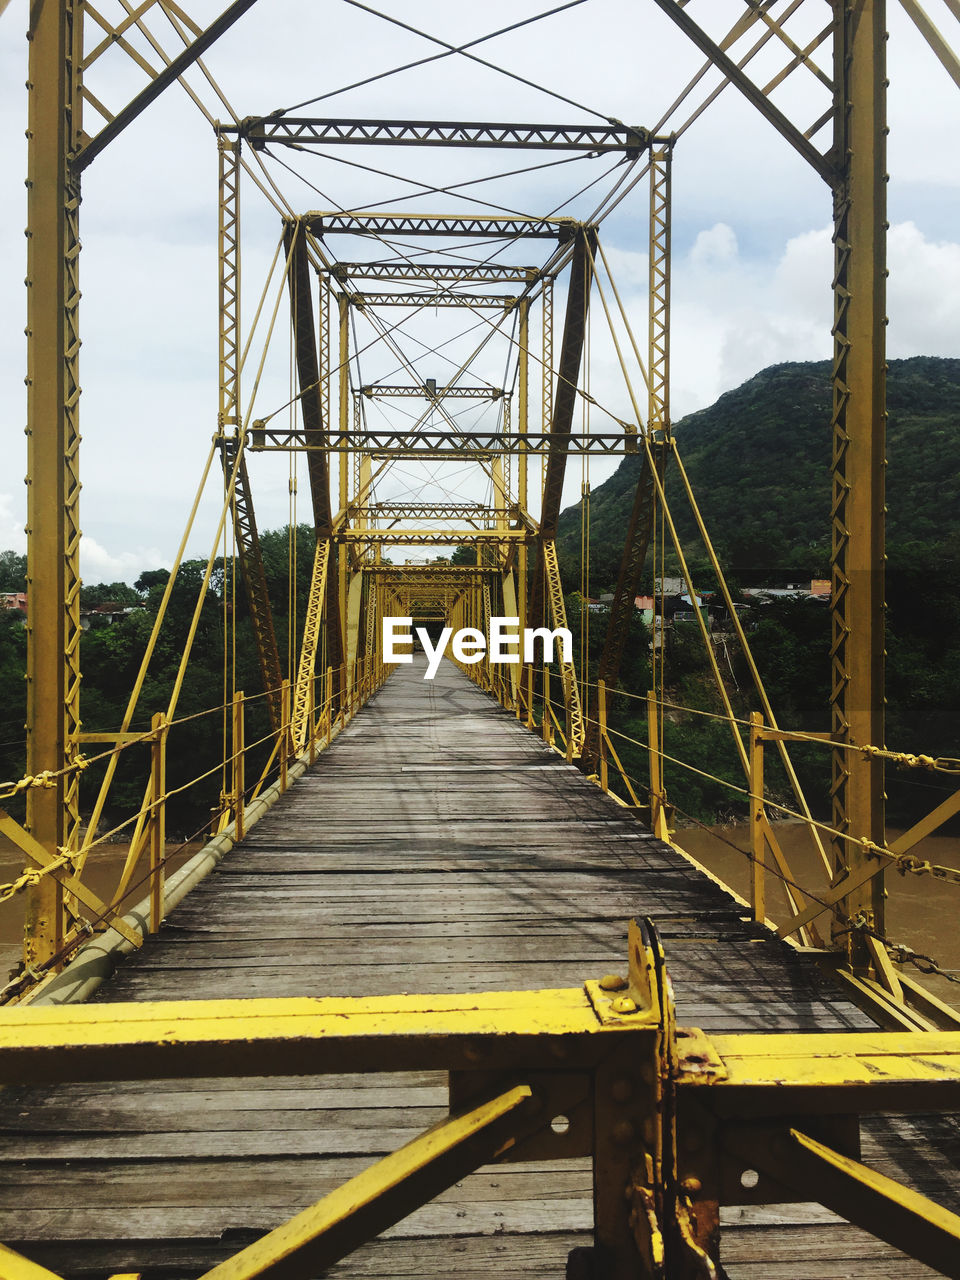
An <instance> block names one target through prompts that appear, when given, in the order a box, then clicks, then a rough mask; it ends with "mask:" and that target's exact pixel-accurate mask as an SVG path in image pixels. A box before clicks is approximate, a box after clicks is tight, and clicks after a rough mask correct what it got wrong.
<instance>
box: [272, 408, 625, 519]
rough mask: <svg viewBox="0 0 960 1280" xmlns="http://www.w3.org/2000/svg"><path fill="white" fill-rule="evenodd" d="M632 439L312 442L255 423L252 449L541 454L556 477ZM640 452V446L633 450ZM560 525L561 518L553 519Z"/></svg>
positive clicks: (381, 437) (394, 436) (385, 434)
mask: <svg viewBox="0 0 960 1280" xmlns="http://www.w3.org/2000/svg"><path fill="white" fill-rule="evenodd" d="M629 445H630V439H629V437H627V436H625V435H624V434H623V432H622V431H603V432H600V431H597V432H591V433H590V434H589V435H571V434H569V433H566V434H563V433H558V434H557V436H556V437H555V438H554V437H552V436H550V435H539V436H538V435H523V434H518V433H503V434H502V433H501V432H499V431H496V430H493V431H464V432H459V431H416V430H408V429H406V428H403V427H401V428H398V429H396V430H392V431H391V430H386V431H361V432H359V433H357V432H355V431H327V432H325V433H324V440H323V442H320V441H318V440H316V439H312V438H311V437H310V436H309V435H308V434H307V433H306V432H304V431H302V430H299V429H298V428H296V427H286V426H279V427H275V426H270V425H267V424H264V423H256V422H255V423H254V424H253V428H252V431H251V433H250V448H251V449H253V450H255V451H256V452H264V451H270V450H277V449H279V450H287V449H297V450H303V451H306V452H311V451H316V450H324V449H325V450H328V451H330V452H332V453H350V452H352V451H353V450H356V449H361V450H363V451H364V452H368V453H384V452H386V451H391V452H396V453H397V454H398V455H399V454H414V455H427V454H430V455H432V456H437V455H439V454H449V455H450V456H451V457H469V456H474V455H476V454H490V453H520V454H523V453H527V454H530V453H536V454H547V455H548V457H550V458H553V459H554V462H553V467H552V468H550V470H551V471H552V478H553V480H554V481H556V479H557V476H558V475H559V476H560V483H561V485H562V474H561V472H562V468H561V464H560V459H561V458H563V457H566V455H567V454H568V453H575V454H581V453H605V454H619V453H628V452H630V449H629ZM633 451H634V452H635V451H636V450H635V448H634V450H633ZM553 520H554V522H555V521H556V515H554V516H553Z"/></svg>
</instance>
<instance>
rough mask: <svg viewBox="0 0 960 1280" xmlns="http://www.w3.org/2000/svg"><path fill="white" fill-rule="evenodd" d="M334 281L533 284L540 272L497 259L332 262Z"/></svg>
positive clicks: (330, 269) (331, 271)
mask: <svg viewBox="0 0 960 1280" xmlns="http://www.w3.org/2000/svg"><path fill="white" fill-rule="evenodd" d="M327 270H328V271H329V274H330V275H331V276H333V277H334V279H336V280H340V281H341V282H346V281H347V280H386V281H401V280H404V281H413V282H415V283H423V282H424V281H426V280H436V281H458V282H459V283H461V284H469V283H471V282H474V281H479V280H492V281H494V280H495V281H500V282H503V283H506V284H511V283H516V284H520V283H523V284H532V283H533V281H535V280H536V279H537V277H538V276H539V274H540V272H539V269H538V268H537V267H512V266H509V265H506V264H501V263H497V262H493V263H490V262H476V263H463V262H427V261H423V262H334V263H331V264H330V266H329V267H328V268H327Z"/></svg>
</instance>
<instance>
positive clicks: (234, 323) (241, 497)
mask: <svg viewBox="0 0 960 1280" xmlns="http://www.w3.org/2000/svg"><path fill="white" fill-rule="evenodd" d="M217 148H218V155H219V173H220V197H219V220H218V229H219V234H218V248H219V284H220V310H219V319H220V332H219V338H220V344H219V383H220V410H219V415H218V428H219V442H220V463H221V466H222V468H223V475H224V479H225V480H226V481H227V482H229V480H230V477H231V476H233V475H234V469H235V468H236V476H235V480H234V489H233V502H232V515H233V528H234V533H235V536H236V540H237V559H238V560H239V562H240V575H241V577H242V579H243V586H244V591H245V593H246V597H247V607H248V608H249V610H250V623H251V626H252V628H253V636H254V641H255V643H256V647H257V661H258V663H259V666H260V679H261V680H262V681H263V688H264V691H265V693H266V694H267V710H268V713H269V716H270V723H271V725H272V726H273V728H274V730H276V729H278V728H279V726H280V686H281V684H282V683H283V672H282V670H281V667H280V654H279V652H278V650H277V637H276V630H275V627H274V623H273V609H272V606H271V604H270V592H269V591H268V589H267V576H266V573H265V571H264V567H263V556H262V554H261V551H260V535H259V533H258V531H257V519H256V516H255V514H254V509H253V491H252V489H251V487H250V476H249V473H248V471H247V460H246V457H245V456H244V457H242V458H241V459H240V463H239V466H237V465H236V461H237V450H238V448H239V447H240V435H239V433H240V429H241V425H242V412H241V407H240V139H239V138H237V139H235V140H233V141H230V140H228V139H226V138H224V137H222V136H220V137H218V139H217Z"/></svg>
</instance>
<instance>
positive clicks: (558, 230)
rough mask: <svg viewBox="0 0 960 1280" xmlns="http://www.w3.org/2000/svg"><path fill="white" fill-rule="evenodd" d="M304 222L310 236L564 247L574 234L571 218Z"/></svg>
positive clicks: (325, 217) (309, 218)
mask: <svg viewBox="0 0 960 1280" xmlns="http://www.w3.org/2000/svg"><path fill="white" fill-rule="evenodd" d="M304 220H305V222H306V225H307V227H308V228H309V230H310V233H311V234H312V235H315V236H316V237H317V238H318V239H323V237H324V236H329V235H352V236H378V237H381V238H383V239H388V238H390V237H396V236H469V237H470V239H471V240H475V239H487V238H489V239H494V240H520V239H528V240H556V241H558V242H559V243H560V244H566V243H567V242H568V241H569V240H572V239H573V237H574V235H575V234H576V228H577V223H576V222H575V221H574V220H573V219H572V218H493V217H473V218H455V217H448V216H446V215H444V214H417V213H379V214H377V213H369V214H353V213H337V212H332V213H319V212H318V213H308V214H305V215H304Z"/></svg>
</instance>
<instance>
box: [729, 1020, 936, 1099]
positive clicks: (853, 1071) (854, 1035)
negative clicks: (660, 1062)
mask: <svg viewBox="0 0 960 1280" xmlns="http://www.w3.org/2000/svg"><path fill="white" fill-rule="evenodd" d="M711 1043H712V1044H713V1048H714V1049H715V1051H716V1052H717V1053H718V1054H719V1056H720V1058H721V1060H722V1062H723V1065H724V1067H725V1068H726V1071H727V1078H726V1080H724V1081H722V1082H721V1083H719V1084H718V1085H717V1086H716V1087H717V1088H718V1089H719V1090H725V1089H729V1088H738V1087H740V1086H743V1085H750V1086H751V1088H762V1089H771V1090H779V1089H785V1088H795V1087H803V1088H819V1087H823V1088H828V1087H829V1088H834V1087H837V1086H840V1087H844V1086H861V1085H864V1084H869V1085H880V1084H888V1085H889V1084H902V1085H911V1084H917V1085H937V1086H943V1087H944V1090H945V1091H946V1089H947V1088H949V1089H950V1091H951V1093H955V1094H957V1095H958V1097H960V1032H956V1031H931V1032H922V1031H915V1032H905V1033H902V1032H882V1031H877V1032H872V1031H871V1032H835V1033H833V1032H830V1033H827V1032H824V1033H816V1034H811V1035H806V1034H802V1035H801V1034H796V1035H793V1034H788V1035H726V1036H712V1037H711Z"/></svg>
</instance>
